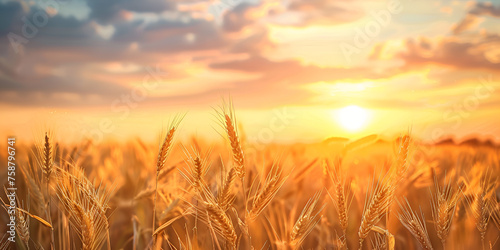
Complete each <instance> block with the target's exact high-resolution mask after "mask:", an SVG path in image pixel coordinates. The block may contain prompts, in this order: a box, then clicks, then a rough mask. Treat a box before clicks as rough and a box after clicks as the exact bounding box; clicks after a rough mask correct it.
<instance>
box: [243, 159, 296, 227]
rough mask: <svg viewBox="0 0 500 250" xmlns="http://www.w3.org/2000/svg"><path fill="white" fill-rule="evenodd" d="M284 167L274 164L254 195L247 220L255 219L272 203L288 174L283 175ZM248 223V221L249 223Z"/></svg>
mask: <svg viewBox="0 0 500 250" xmlns="http://www.w3.org/2000/svg"><path fill="white" fill-rule="evenodd" d="M282 175H283V169H282V168H281V166H279V165H273V167H272V168H271V171H270V172H269V174H268V175H267V176H266V180H265V181H264V184H263V185H262V187H261V188H260V190H259V191H258V192H257V194H256V195H255V196H254V199H253V202H252V208H251V209H250V211H249V212H248V214H246V218H245V219H246V220H247V221H249V222H250V221H254V220H255V219H256V218H257V217H258V216H259V214H260V213H261V212H262V211H263V210H264V209H265V208H266V207H267V205H269V203H271V201H272V200H273V199H274V197H275V196H276V194H277V193H278V191H279V190H280V188H281V186H283V184H284V183H285V181H286V179H287V178H288V176H285V177H283V176H282ZM247 224H248V223H247Z"/></svg>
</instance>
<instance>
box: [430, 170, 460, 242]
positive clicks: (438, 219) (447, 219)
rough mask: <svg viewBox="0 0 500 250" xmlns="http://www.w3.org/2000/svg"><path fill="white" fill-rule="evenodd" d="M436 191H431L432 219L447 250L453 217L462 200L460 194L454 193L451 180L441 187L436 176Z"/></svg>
mask: <svg viewBox="0 0 500 250" xmlns="http://www.w3.org/2000/svg"><path fill="white" fill-rule="evenodd" d="M434 189H435V192H434V193H433V192H432V190H431V211H432V218H433V220H434V227H435V228H436V232H437V236H438V238H439V239H440V240H441V243H442V245H443V249H444V248H446V239H447V237H448V234H449V233H450V229H451V223H452V222H453V216H454V215H455V211H456V208H457V205H458V203H459V200H460V192H458V191H457V192H454V191H453V189H452V187H451V178H450V179H449V180H448V181H446V179H445V185H444V186H442V187H441V186H440V185H439V183H438V180H437V176H436V175H434Z"/></svg>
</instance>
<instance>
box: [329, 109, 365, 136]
mask: <svg viewBox="0 0 500 250" xmlns="http://www.w3.org/2000/svg"><path fill="white" fill-rule="evenodd" d="M335 117H336V119H337V121H338V122H339V123H340V125H342V127H344V128H345V129H346V130H348V131H358V130H360V129H361V128H363V127H364V126H365V125H366V124H367V122H368V118H369V113H368V111H367V110H366V109H364V108H361V107H359V106H356V105H351V106H347V107H344V108H342V109H340V110H339V111H338V112H337V113H336V115H335Z"/></svg>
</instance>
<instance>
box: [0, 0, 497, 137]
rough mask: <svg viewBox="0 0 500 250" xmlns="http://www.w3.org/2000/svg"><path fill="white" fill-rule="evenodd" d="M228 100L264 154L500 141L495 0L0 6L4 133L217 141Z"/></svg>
mask: <svg viewBox="0 0 500 250" xmlns="http://www.w3.org/2000/svg"><path fill="white" fill-rule="evenodd" d="M229 97H231V99H232V101H233V103H234V106H235V108H236V114H237V116H238V121H239V122H240V123H241V124H243V130H244V132H245V134H246V136H247V137H248V138H249V139H250V140H251V141H258V142H262V143H267V142H269V141H271V140H273V141H319V140H322V139H325V138H328V137H332V136H342V137H360V136H363V135H367V134H372V133H377V134H381V135H384V136H393V135H397V134H398V133H401V132H406V131H408V130H411V131H412V133H413V134H414V135H415V136H417V137H420V138H423V139H425V140H428V141H435V140H438V139H440V138H442V137H446V136H453V137H455V138H457V139H459V140H460V139H463V138H467V137H469V136H471V135H474V136H479V137H481V138H483V139H486V138H493V139H495V140H496V141H499V142H500V1H477V2H474V1H451V0H450V1H447V0H443V1H432V0H423V1H416V0H413V1H409V0H401V1H397V0H394V1H391V0H381V1H378V0H368V1H354V0H352V1H349V0H283V1H280V0H223V1H219V0H215V1H196V0H144V1H134V0H87V1H85V0H64V1H63V0H61V1H55V0H40V1H5V0H0V110H1V111H0V115H1V120H2V122H1V124H0V130H1V131H2V135H3V136H5V135H7V134H14V135H16V136H19V137H23V138H27V139H29V138H31V137H32V136H33V130H36V129H37V128H39V127H44V126H49V127H52V128H54V129H55V130H57V131H60V132H59V134H60V135H61V136H62V137H64V138H67V139H68V140H71V139H78V138H81V137H82V136H94V137H100V136H101V135H102V136H103V138H125V137H126V138H128V137H130V136H141V137H142V138H145V139H156V138H157V136H158V134H159V133H160V131H161V128H162V126H163V127H164V126H165V125H166V124H167V123H168V121H169V119H171V118H172V117H173V116H174V115H176V114H179V113H182V114H184V113H186V117H185V119H184V121H183V131H182V132H183V134H184V135H186V136H187V135H199V136H203V137H207V138H217V137H218V136H219V135H218V134H217V133H216V132H215V130H216V129H217V119H216V118H214V114H215V112H214V111H213V108H217V106H218V105H220V104H221V103H222V99H223V98H225V99H226V100H227V99H228V98H229ZM214 128H215V129H214ZM96 131H100V132H96ZM96 133H100V135H96Z"/></svg>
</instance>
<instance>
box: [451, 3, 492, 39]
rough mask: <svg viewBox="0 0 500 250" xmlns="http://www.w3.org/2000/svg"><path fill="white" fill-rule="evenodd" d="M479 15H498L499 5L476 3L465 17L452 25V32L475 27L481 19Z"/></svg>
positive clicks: (456, 32) (457, 32)
mask: <svg viewBox="0 0 500 250" xmlns="http://www.w3.org/2000/svg"><path fill="white" fill-rule="evenodd" d="M481 16H491V17H500V7H495V6H494V5H493V4H491V3H482V2H481V3H476V5H474V7H473V8H472V9H471V10H470V11H469V12H468V14H467V15H466V16H465V18H464V19H462V20H461V21H460V22H459V23H458V24H456V25H455V26H454V27H453V29H452V31H453V33H454V34H455V35H458V34H460V33H462V32H464V31H466V30H469V29H472V28H474V27H476V26H477V25H478V24H479V23H480V22H481V21H482V19H481Z"/></svg>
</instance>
